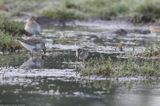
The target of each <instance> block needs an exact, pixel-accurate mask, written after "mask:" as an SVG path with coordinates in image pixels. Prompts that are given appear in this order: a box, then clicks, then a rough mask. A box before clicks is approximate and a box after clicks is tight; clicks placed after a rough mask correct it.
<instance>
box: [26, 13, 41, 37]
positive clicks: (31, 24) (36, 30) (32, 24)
mask: <svg viewBox="0 0 160 106" xmlns="http://www.w3.org/2000/svg"><path fill="white" fill-rule="evenodd" d="M24 29H25V31H26V32H28V33H30V34H32V35H33V36H38V35H41V34H40V32H41V27H40V25H39V24H38V23H37V22H36V17H34V16H31V17H30V18H29V19H28V20H27V23H26V25H25V28H24Z"/></svg>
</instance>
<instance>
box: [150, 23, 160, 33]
mask: <svg viewBox="0 0 160 106" xmlns="http://www.w3.org/2000/svg"><path fill="white" fill-rule="evenodd" d="M149 30H150V32H151V33H160V26H154V25H151V26H149Z"/></svg>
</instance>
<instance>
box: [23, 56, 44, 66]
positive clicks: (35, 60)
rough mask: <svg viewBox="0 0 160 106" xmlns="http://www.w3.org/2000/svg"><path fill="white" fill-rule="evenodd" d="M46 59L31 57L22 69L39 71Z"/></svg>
mask: <svg viewBox="0 0 160 106" xmlns="http://www.w3.org/2000/svg"><path fill="white" fill-rule="evenodd" d="M45 59H46V56H45V55H42V56H33V57H30V58H29V59H28V60H27V61H25V62H24V63H23V64H22V65H21V66H20V68H21V69H39V68H42V67H43V65H44V61H45Z"/></svg>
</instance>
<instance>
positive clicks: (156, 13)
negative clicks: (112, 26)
mask: <svg viewBox="0 0 160 106" xmlns="http://www.w3.org/2000/svg"><path fill="white" fill-rule="evenodd" d="M133 4H134V5H133ZM159 4H160V1H159V0H152V1H148V0H143V1H138V0H134V1H133V0H113V1H110V0H99V1H98V0H78V1H77V0H64V1H63V2H62V1H61V3H58V4H56V5H54V6H53V7H50V8H49V9H45V10H43V11H42V15H44V16H47V17H52V18H55V19H59V20H74V19H104V20H106V19H111V18H114V17H130V20H131V21H133V22H150V21H154V20H156V19H159V18H160V7H159Z"/></svg>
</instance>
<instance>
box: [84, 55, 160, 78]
mask: <svg viewBox="0 0 160 106" xmlns="http://www.w3.org/2000/svg"><path fill="white" fill-rule="evenodd" d="M159 64H160V61H146V60H138V59H134V58H132V57H129V58H128V59H126V60H114V59H111V58H107V59H106V58H103V57H100V58H97V59H90V60H88V61H86V62H85V63H84V65H85V67H83V68H82V71H81V73H82V75H102V76H109V77H124V76H134V77H135V76H157V77H158V76H159V75H160V66H159Z"/></svg>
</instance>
